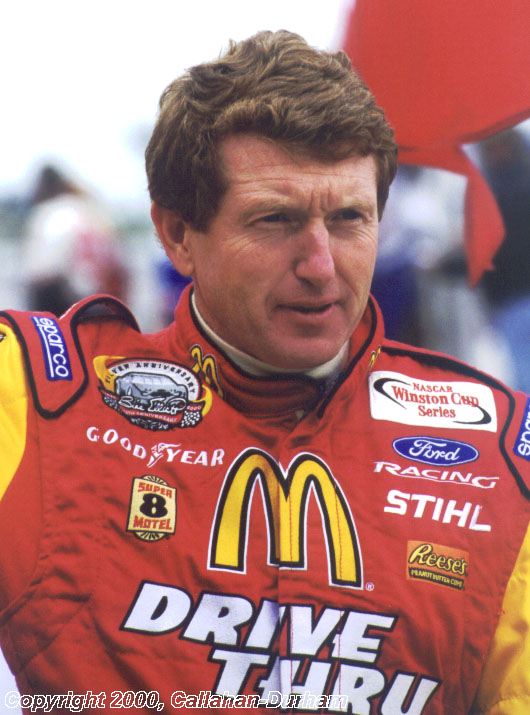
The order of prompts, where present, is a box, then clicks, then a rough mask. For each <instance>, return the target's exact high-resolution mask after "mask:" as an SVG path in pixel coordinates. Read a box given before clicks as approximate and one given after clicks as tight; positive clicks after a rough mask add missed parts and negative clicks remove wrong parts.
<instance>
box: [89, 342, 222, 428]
mask: <svg viewBox="0 0 530 715" xmlns="http://www.w3.org/2000/svg"><path fill="white" fill-rule="evenodd" d="M94 369H95V371H96V374H97V376H98V378H99V389H100V392H101V395H102V398H103V402H104V403H105V404H106V405H108V406H109V407H111V408H112V409H113V410H116V411H117V412H119V413H120V415H123V416H124V417H126V418H127V419H128V420H129V422H132V424H135V425H138V426H139V427H143V428H145V429H149V430H170V429H173V428H174V427H195V425H198V424H199V422H200V421H201V420H202V418H203V417H204V415H205V414H206V413H207V412H208V410H209V409H210V407H211V403H212V393H211V391H210V389H209V388H208V387H206V386H202V385H201V383H200V382H199V380H198V379H197V377H196V376H195V375H194V374H193V373H192V372H191V371H190V370H188V369H187V368H185V367H183V366H182V365H178V364H177V363H173V362H169V361H162V360H147V359H142V358H138V359H128V360H125V359H123V358H118V357H110V356H108V355H99V356H98V357H96V358H94Z"/></svg>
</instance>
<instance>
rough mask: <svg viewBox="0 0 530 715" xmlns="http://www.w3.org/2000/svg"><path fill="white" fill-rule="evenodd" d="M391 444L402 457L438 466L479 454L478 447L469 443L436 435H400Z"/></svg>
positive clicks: (463, 461)
mask: <svg viewBox="0 0 530 715" xmlns="http://www.w3.org/2000/svg"><path fill="white" fill-rule="evenodd" d="M392 446H393V447H394V450H395V451H396V452H397V453H398V454H400V455H401V456H402V457H406V458H407V459H413V460H414V461H415V462H423V463H424V464H436V465H439V466H440V467H450V466H451V465H452V464H465V463H466V462H473V461H475V459H476V458H477V457H478V455H479V452H478V449H475V447H473V446H472V445H470V444H466V443H465V442H457V441H456V440H455V439H439V438H437V437H436V438H435V437H401V438H400V439H395V440H394V441H393V443H392Z"/></svg>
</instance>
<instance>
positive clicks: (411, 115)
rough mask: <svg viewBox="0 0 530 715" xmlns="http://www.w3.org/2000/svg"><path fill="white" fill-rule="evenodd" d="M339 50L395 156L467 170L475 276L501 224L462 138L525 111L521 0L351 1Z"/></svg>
mask: <svg viewBox="0 0 530 715" xmlns="http://www.w3.org/2000/svg"><path fill="white" fill-rule="evenodd" d="M344 49H345V50H346V52H347V54H348V55H349V57H350V58H351V60H352V63H353V65H354V66H355V67H356V68H357V70H358V71H359V73H360V74H361V76H362V77H363V79H364V80H365V81H366V83H367V84H368V85H369V87H370V89H371V90H372V91H373V93H374V94H375V96H376V98H377V101H378V103H379V104H380V105H381V106H382V107H383V108H384V110H385V112H386V114H387V117H388V119H389V121H390V123H391V124H392V126H393V127H394V129H395V132H396V139H397V142H398V145H399V147H400V156H399V160H400V161H401V162H403V163H409V164H420V165H424V166H435V167H439V168H442V169H447V170H449V171H454V172H456V173H459V174H464V175H465V176H467V178H468V188H467V195H466V228H465V240H466V250H467V256H468V263H469V275H470V279H471V281H472V282H473V283H475V282H476V281H477V280H478V279H479V278H480V276H481V275H482V273H483V271H484V270H486V269H488V268H490V267H491V260H492V258H493V256H494V254H495V252H496V250H497V248H498V247H499V245H500V244H501V242H502V238H503V234H504V229H503V226H502V220H501V217H500V214H499V211H498V208H497V205H496V203H495V200H494V198H493V196H492V195H491V193H490V191H489V189H488V187H487V185H486V183H485V181H484V179H483V178H482V176H481V175H480V173H479V172H478V171H477V170H476V169H475V167H474V166H473V165H472V163H471V162H470V161H469V160H468V158H467V156H466V155H465V153H464V152H463V151H462V149H461V145H462V144H465V143H470V142H475V141H479V140H481V139H484V138H486V137H487V136H490V135H491V134H494V133H496V132H498V131H501V130H502V129H506V128H508V127H509V126H513V125H514V124H517V123H518V122H520V121H522V120H523V119H526V118H527V117H529V116H530V4H529V3H528V0H357V2H356V4H355V6H354V8H353V10H352V12H351V15H350V18H349V23H348V28H347V34H346V38H345V41H344Z"/></svg>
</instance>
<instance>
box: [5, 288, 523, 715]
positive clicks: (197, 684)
mask: <svg viewBox="0 0 530 715" xmlns="http://www.w3.org/2000/svg"><path fill="white" fill-rule="evenodd" d="M0 331H1V335H2V339H1V342H0V365H1V373H0V374H1V376H2V377H1V378H0V385H1V388H0V389H1V394H2V414H1V420H2V427H3V429H2V435H3V436H2V438H1V440H2V445H3V447H4V450H3V452H2V453H3V454H5V455H6V458H5V460H4V464H3V465H2V489H3V491H4V494H3V498H2V500H1V502H0V516H1V518H0V538H1V544H2V549H1V550H0V552H1V553H0V565H1V569H2V582H1V583H2V604H1V605H2V607H3V610H2V611H1V620H0V637H1V642H2V647H3V650H4V653H5V657H6V659H7V661H8V663H9V665H10V667H11V669H12V670H13V672H14V673H15V675H16V678H17V683H18V686H19V689H20V693H21V694H22V695H24V696H26V697H25V699H21V700H20V702H21V703H22V705H23V706H25V707H26V708H28V709H29V707H30V705H33V706H36V705H38V704H39V703H47V704H48V706H49V707H50V708H51V711H52V712H55V711H57V712H64V711H65V709H64V708H66V709H68V708H69V709H70V710H72V708H73V707H74V705H75V706H76V707H78V709H83V708H84V709H85V710H86V711H91V710H94V709H95V708H105V712H111V711H113V710H114V709H118V708H120V707H121V708H124V707H127V708H128V709H129V711H130V712H143V713H148V712H153V711H154V712H164V713H172V712H175V711H178V710H181V709H182V710H184V709H186V710H187V711H189V712H197V713H199V712H204V709H205V708H209V711H214V712H215V711H217V712H225V710H226V708H239V709H240V710H241V709H243V710H244V711H245V712H253V711H256V712H259V711H260V710H262V711H263V712H270V708H272V707H274V708H280V709H282V708H283V709H284V710H289V711H292V712H326V713H327V712H350V713H354V714H355V715H375V714H376V713H378V714H381V715H400V714H402V713H407V714H408V715H420V714H421V715H465V714H466V713H468V712H487V713H490V714H491V715H493V714H494V713H509V714H510V715H514V713H518V714H519V713H526V712H528V709H527V706H528V703H529V699H528V697H529V693H530V689H529V688H528V678H529V675H528V670H529V669H528V667H525V666H524V663H525V658H526V659H527V656H528V644H527V643H526V641H527V638H525V630H526V629H527V628H528V626H527V622H528V616H527V615H526V612H525V607H527V606H528V600H526V601H525V599H528V596H527V594H526V590H527V589H528V585H527V582H528V571H527V570H526V569H527V568H528V562H529V559H528V542H527V541H525V536H526V531H527V524H528V516H529V510H530V502H529V499H528V496H529V482H530V463H529V461H528V460H529V455H528V452H529V451H530V438H529V436H528V435H529V433H530V425H529V424H528V423H529V421H530V417H529V412H530V408H529V404H528V402H527V401H526V399H525V398H524V396H523V395H520V394H519V395H517V394H513V393H512V392H510V391H509V390H508V389H507V388H506V387H504V386H503V385H502V384H500V383H499V382H497V381H496V380H494V379H492V378H490V377H488V376H486V375H484V374H482V373H480V372H478V371H476V370H475V369H473V368H471V367H469V366H467V365H465V364H462V363H460V362H457V361H455V360H452V359H449V358H447V357H445V356H441V355H438V354H435V353H431V352H427V351H424V350H420V349H416V348H412V347H410V346H406V345H401V344H398V343H392V342H389V341H386V340H385V339H384V336H383V326H382V321H381V318H380V315H379V313H378V309H377V308H376V306H375V304H374V302H373V301H371V300H370V302H369V304H368V307H367V309H366V312H365V315H364V317H363V320H362V322H361V324H360V325H359V327H358V329H357V330H356V332H355V334H354V336H353V337H352V341H351V347H350V355H349V362H348V365H347V367H346V369H345V370H344V372H343V373H342V375H341V376H340V379H338V380H337V381H336V382H335V384H333V385H332V386H331V387H330V386H328V387H327V388H326V389H325V390H323V389H322V387H321V385H320V383H318V382H316V381H314V380H312V379H311V378H309V377H307V376H299V375H289V374H287V375H280V376H274V377H250V376H249V375H247V374H244V373H243V372H242V371H240V370H239V369H238V367H237V366H235V365H234V364H233V363H232V362H231V361H230V360H229V359H228V358H227V356H226V355H224V354H223V353H222V352H221V351H220V350H219V349H217V348H216V346H215V345H213V344H211V342H209V341H208V340H207V339H206V337H205V336H204V334H203V333H202V332H201V330H200V328H199V326H198V324H197V322H196V321H195V319H194V316H193V313H192V309H191V307H190V305H189V291H188V293H186V294H185V296H184V298H183V299H182V300H181V302H180V303H179V306H178V308H177V311H176V321H175V323H174V324H172V325H171V326H170V327H169V328H167V329H166V330H163V331H162V332H159V333H156V334H154V335H142V334H141V333H140V332H139V331H138V329H137V327H136V325H135V322H134V319H133V318H132V316H131V315H130V313H128V311H127V310H126V309H125V308H124V307H123V306H122V305H121V304H119V303H118V302H117V301H114V300H113V299H109V298H101V299H98V298H93V299H88V300H86V301H84V302H82V303H80V304H78V305H77V306H75V307H74V308H73V309H71V310H70V311H69V312H68V313H67V314H66V316H65V317H63V318H62V319H61V320H55V319H54V318H53V317H52V316H51V315H44V314H30V313H4V314H2V325H0ZM7 376H9V377H7ZM526 663H528V660H526ZM481 676H483V677H482V681H481ZM479 686H480V687H479ZM477 689H478V695H477ZM30 695H34V696H35V698H37V696H39V697H40V698H43V699H41V700H37V699H34V700H30V698H29V696H30ZM59 695H62V696H64V697H63V700H62V701H61V700H59V699H57V697H56V699H55V700H53V699H52V696H59ZM45 696H47V697H48V699H47V700H44V698H45ZM13 697H14V696H13ZM76 697H79V698H82V697H84V698H85V699H84V700H74V698H76ZM68 698H70V700H68ZM13 702H14V701H13ZM474 702H475V704H474V705H473V703H474ZM61 707H62V708H63V709H62V710H61Z"/></svg>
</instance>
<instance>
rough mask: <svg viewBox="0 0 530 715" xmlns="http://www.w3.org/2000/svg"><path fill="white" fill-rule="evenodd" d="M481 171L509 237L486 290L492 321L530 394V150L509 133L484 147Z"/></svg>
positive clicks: (517, 379) (518, 383) (516, 383)
mask: <svg viewBox="0 0 530 715" xmlns="http://www.w3.org/2000/svg"><path fill="white" fill-rule="evenodd" d="M479 160H480V165H481V168H482V171H483V173H484V175H485V177H486V179H487V181H488V183H489V185H490V187H491V190H492V191H493V194H494V195H495V198H496V199H497V203H498V205H499V208H500V211H501V214H502V218H503V221H504V227H505V231H506V235H505V238H504V241H503V242H502V244H501V246H500V248H499V250H498V251H497V254H496V256H495V258H494V261H493V263H494V268H493V270H492V271H490V272H488V273H486V274H485V275H484V278H483V280H482V284H481V285H482V288H483V291H484V294H485V296H486V299H487V303H488V306H489V308H490V311H491V320H492V322H493V325H494V327H495V329H496V330H497V331H498V333H499V335H500V337H501V339H504V340H505V341H506V344H507V347H508V350H509V352H510V354H511V357H512V371H513V379H512V381H511V384H512V385H513V387H514V388H515V389H517V390H522V391H523V392H527V393H530V146H529V144H528V140H527V139H526V138H525V137H524V135H523V134H522V133H521V131H519V130H517V129H510V130H508V131H505V132H501V133H500V134H496V135H495V136H493V137H491V138H490V139H487V140H486V141H483V142H482V143H481V144H480V145H479Z"/></svg>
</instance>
